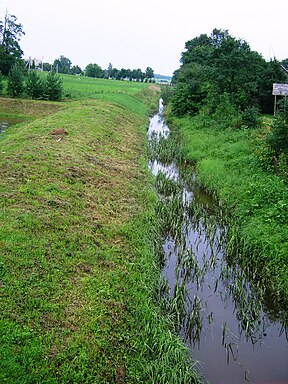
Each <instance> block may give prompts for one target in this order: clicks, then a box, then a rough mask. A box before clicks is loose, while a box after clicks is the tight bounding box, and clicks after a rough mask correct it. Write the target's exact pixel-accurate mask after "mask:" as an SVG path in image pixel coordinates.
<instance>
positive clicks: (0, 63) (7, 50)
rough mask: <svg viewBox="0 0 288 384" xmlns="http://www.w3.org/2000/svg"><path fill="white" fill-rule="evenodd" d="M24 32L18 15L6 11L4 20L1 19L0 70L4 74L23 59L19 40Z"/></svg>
mask: <svg viewBox="0 0 288 384" xmlns="http://www.w3.org/2000/svg"><path fill="white" fill-rule="evenodd" d="M24 34H25V33H24V31H23V26H22V25H21V24H18V23H17V17H16V16H14V15H9V14H8V13H6V15H5V18H4V22H3V21H0V71H1V72H2V73H3V75H8V73H9V71H10V69H11V68H12V67H13V65H15V64H17V63H18V62H19V61H20V60H21V57H22V55H23V51H22V50H21V48H20V45H19V41H20V38H21V36H22V35H24Z"/></svg>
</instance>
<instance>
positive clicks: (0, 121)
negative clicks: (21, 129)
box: [0, 117, 25, 134]
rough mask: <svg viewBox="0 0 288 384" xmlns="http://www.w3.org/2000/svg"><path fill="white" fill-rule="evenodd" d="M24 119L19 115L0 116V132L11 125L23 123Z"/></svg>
mask: <svg viewBox="0 0 288 384" xmlns="http://www.w3.org/2000/svg"><path fill="white" fill-rule="evenodd" d="M24 121H25V119H24V118H21V117H3V118H0V134H1V133H4V132H5V131H6V129H7V128H8V127H11V126H12V125H15V124H19V123H23V122H24Z"/></svg>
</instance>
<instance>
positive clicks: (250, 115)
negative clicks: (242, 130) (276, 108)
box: [242, 107, 261, 128]
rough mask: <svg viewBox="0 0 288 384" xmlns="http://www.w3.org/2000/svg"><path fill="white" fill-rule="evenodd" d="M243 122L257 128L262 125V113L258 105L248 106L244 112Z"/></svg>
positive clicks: (247, 125)
mask: <svg viewBox="0 0 288 384" xmlns="http://www.w3.org/2000/svg"><path fill="white" fill-rule="evenodd" d="M242 120H243V124H244V125H245V126H246V127H248V128H256V127H257V126H259V125H260V122H261V120H260V114H259V110H258V108H257V107H247V108H246V109H245V110H244V111H243V113H242Z"/></svg>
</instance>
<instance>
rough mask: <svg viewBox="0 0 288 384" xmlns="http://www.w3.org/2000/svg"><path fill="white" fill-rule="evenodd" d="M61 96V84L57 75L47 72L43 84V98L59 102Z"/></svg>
mask: <svg viewBox="0 0 288 384" xmlns="http://www.w3.org/2000/svg"><path fill="white" fill-rule="evenodd" d="M62 95H63V82H62V79H61V78H60V76H59V75H58V74H56V73H55V72H49V73H48V75H47V78H46V83H45V96H46V98H47V99H48V100H51V101H59V100H61V99H62Z"/></svg>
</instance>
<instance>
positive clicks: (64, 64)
mask: <svg viewBox="0 0 288 384" xmlns="http://www.w3.org/2000/svg"><path fill="white" fill-rule="evenodd" d="M71 65H72V62H71V60H70V59H68V58H67V57H65V56H63V55H61V56H60V57H59V59H56V60H54V63H53V68H54V70H55V71H56V72H57V73H66V74H67V73H70V69H71Z"/></svg>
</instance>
